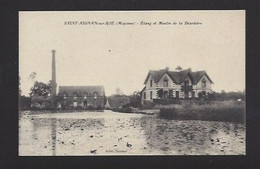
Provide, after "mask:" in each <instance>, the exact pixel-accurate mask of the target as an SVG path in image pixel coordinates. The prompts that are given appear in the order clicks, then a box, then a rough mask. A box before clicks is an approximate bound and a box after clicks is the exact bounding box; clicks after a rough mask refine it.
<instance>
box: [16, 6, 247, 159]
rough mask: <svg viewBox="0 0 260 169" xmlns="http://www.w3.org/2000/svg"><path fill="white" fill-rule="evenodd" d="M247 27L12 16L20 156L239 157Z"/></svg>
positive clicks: (235, 13) (170, 14)
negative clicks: (15, 37) (16, 30)
mask: <svg viewBox="0 0 260 169" xmlns="http://www.w3.org/2000/svg"><path fill="white" fill-rule="evenodd" d="M245 22H246V20H245V10H185V11H184V10H183V11H182V10H178V11H177V10H176V11H174V10H170V11H19V96H18V98H19V112H18V116H19V129H18V134H19V136H18V138H19V140H18V155H19V156H147V155H148V156H150V155H151V156H160V155H170V156H179V155H181V156H183V155H187V156H189V155H246V93H245V79H246V77H245V76H246V73H245V55H246V54H245V51H246V50H245V39H246V34H245Z"/></svg>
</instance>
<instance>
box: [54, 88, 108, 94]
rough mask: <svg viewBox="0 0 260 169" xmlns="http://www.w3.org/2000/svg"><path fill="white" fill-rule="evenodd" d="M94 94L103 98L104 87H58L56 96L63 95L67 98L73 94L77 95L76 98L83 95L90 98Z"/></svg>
mask: <svg viewBox="0 0 260 169" xmlns="http://www.w3.org/2000/svg"><path fill="white" fill-rule="evenodd" d="M95 92H96V93H97V94H98V95H100V96H104V95H105V89H104V86H60V87H59V93H58V96H63V94H64V93H66V94H67V95H68V96H73V94H74V93H77V94H78V96H83V95H84V93H87V94H88V95H89V96H92V95H93V94H94V93H95Z"/></svg>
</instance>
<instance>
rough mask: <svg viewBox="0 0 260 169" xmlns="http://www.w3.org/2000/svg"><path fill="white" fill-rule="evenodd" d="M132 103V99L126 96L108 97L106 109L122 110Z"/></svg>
mask: <svg viewBox="0 0 260 169" xmlns="http://www.w3.org/2000/svg"><path fill="white" fill-rule="evenodd" d="M129 103H130V97H129V96H126V95H112V96H109V97H107V102H106V105H105V107H106V108H120V107H122V106H124V105H127V104H129Z"/></svg>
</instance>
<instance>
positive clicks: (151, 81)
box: [150, 79, 153, 87]
mask: <svg viewBox="0 0 260 169" xmlns="http://www.w3.org/2000/svg"><path fill="white" fill-rule="evenodd" d="M152 86H153V80H152V79H151V80H150V87H152Z"/></svg>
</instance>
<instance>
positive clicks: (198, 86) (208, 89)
mask: <svg viewBox="0 0 260 169" xmlns="http://www.w3.org/2000/svg"><path fill="white" fill-rule="evenodd" d="M203 80H205V81H206V87H203V86H202V82H203ZM211 87H212V84H211V83H210V81H209V79H208V78H207V76H205V75H203V76H202V78H201V79H200V80H199V82H198V83H197V84H196V85H193V89H194V91H195V97H198V94H199V92H202V91H206V92H212V88H211Z"/></svg>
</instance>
